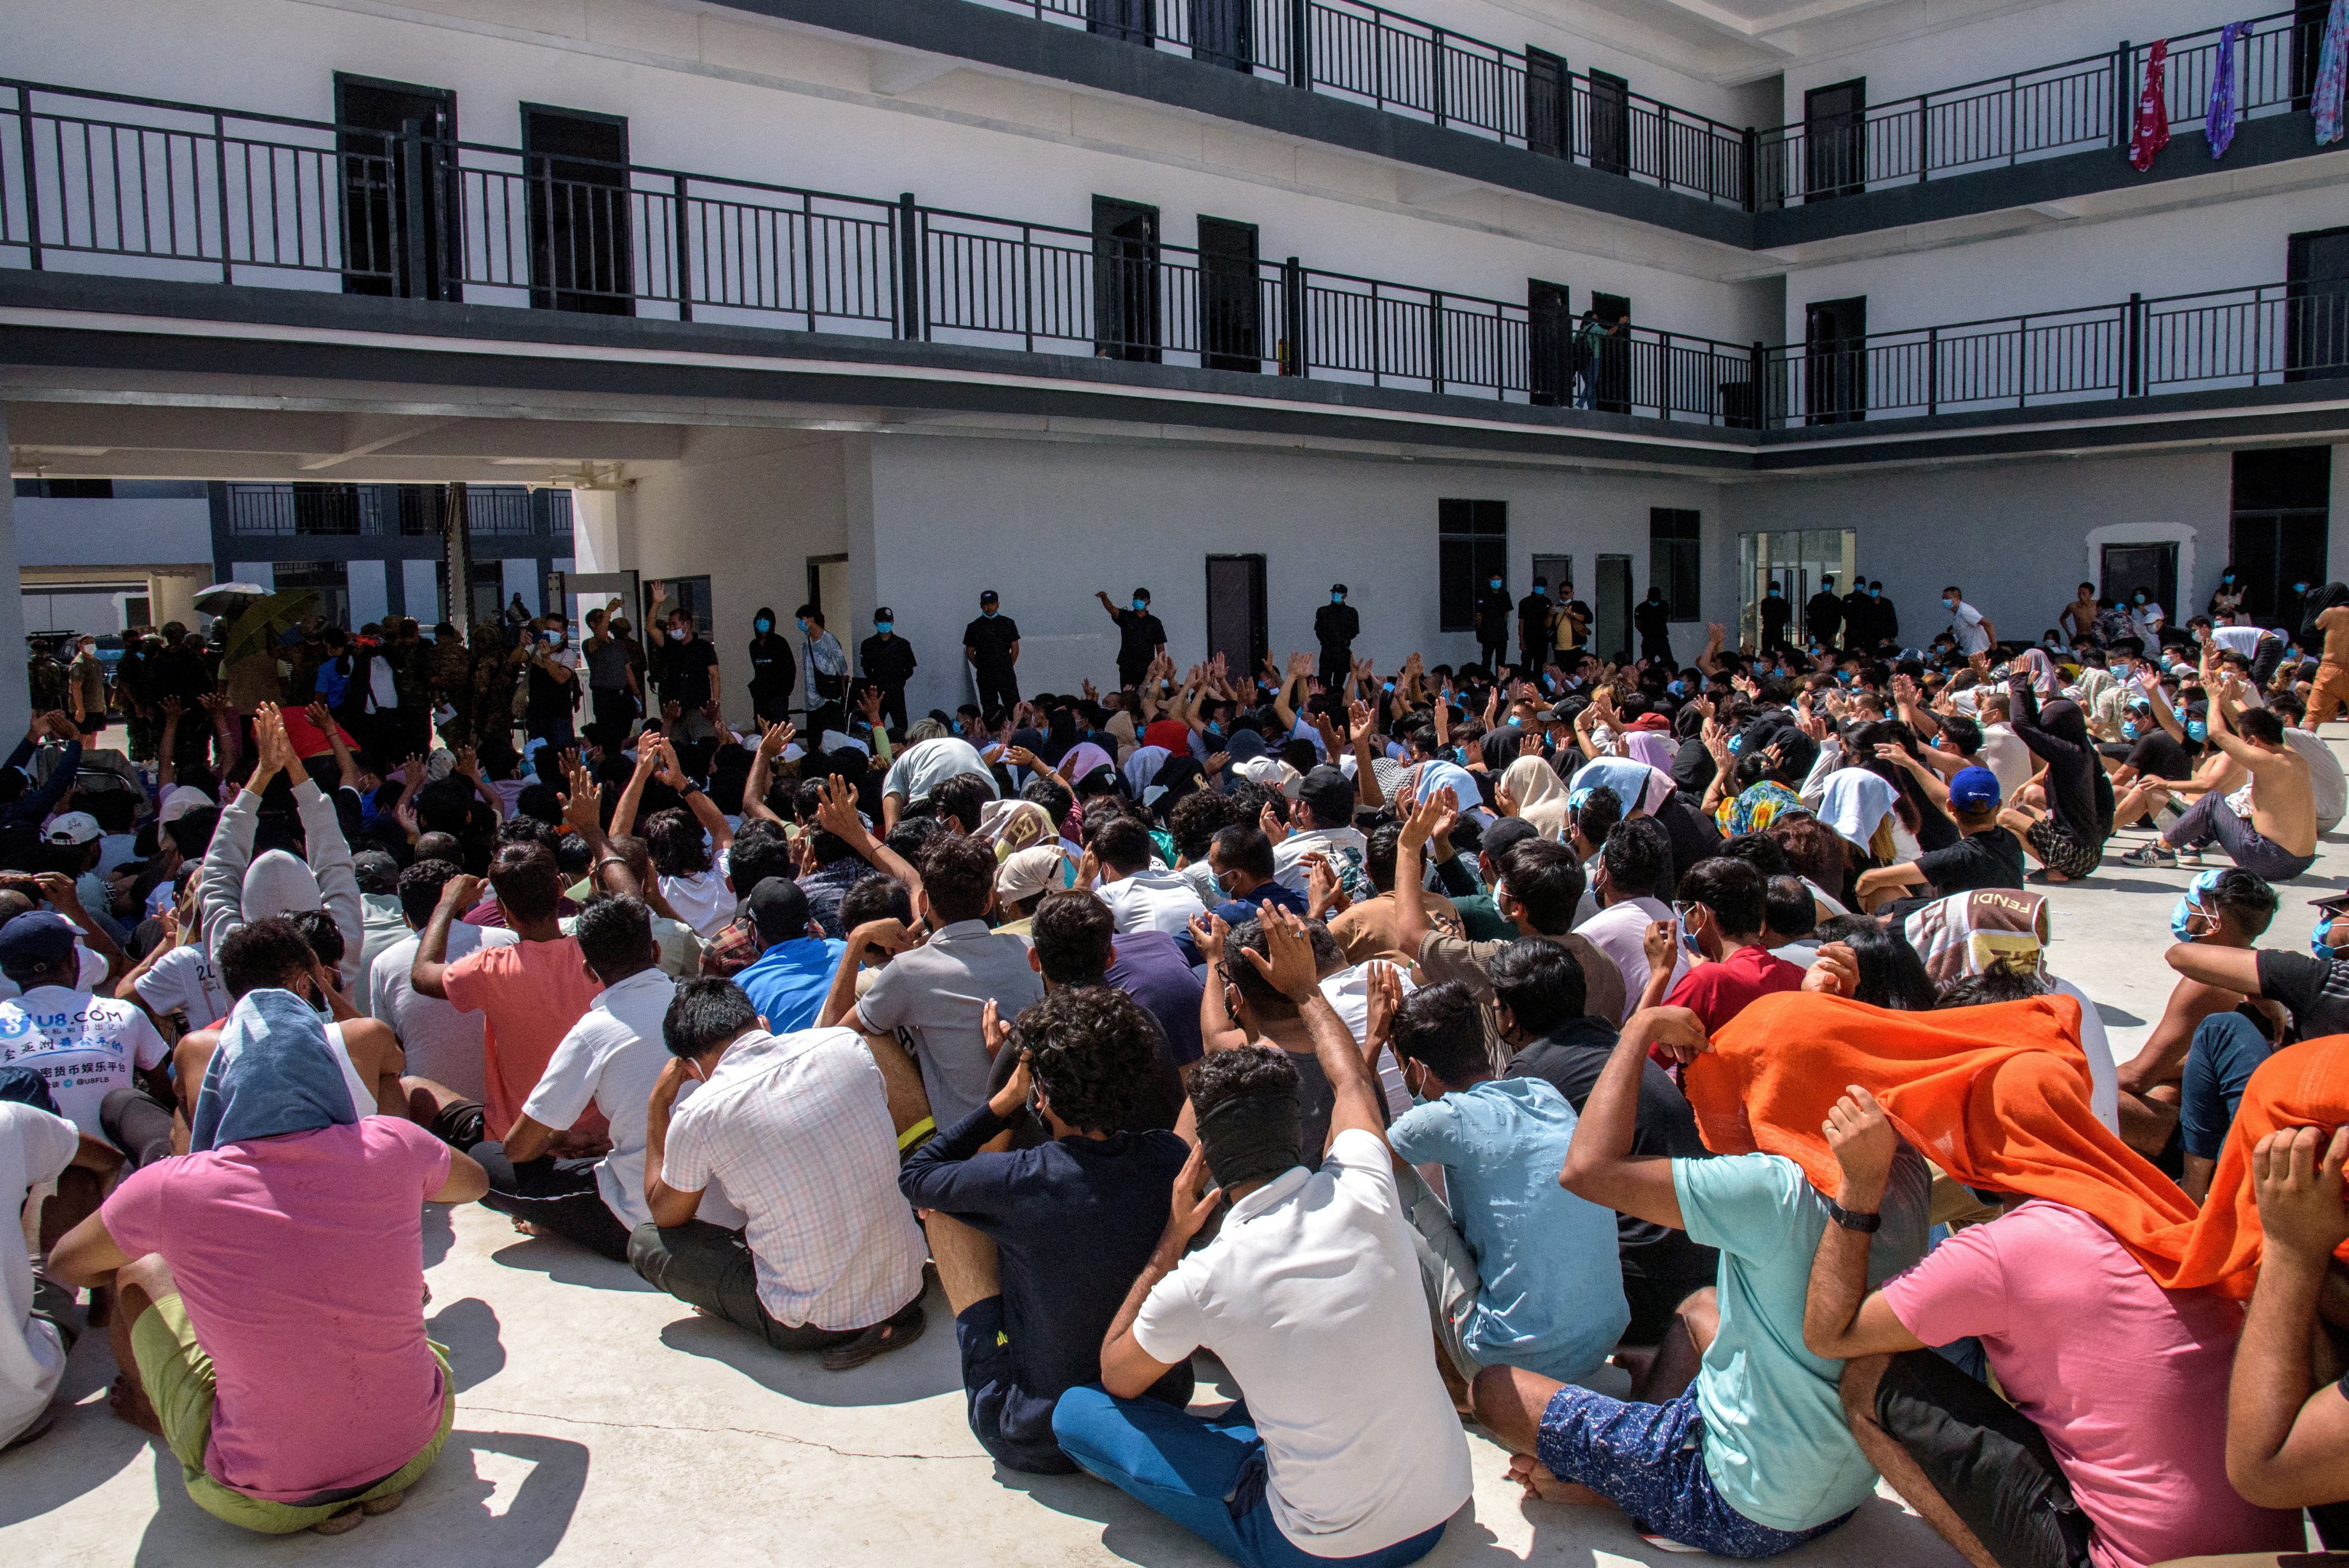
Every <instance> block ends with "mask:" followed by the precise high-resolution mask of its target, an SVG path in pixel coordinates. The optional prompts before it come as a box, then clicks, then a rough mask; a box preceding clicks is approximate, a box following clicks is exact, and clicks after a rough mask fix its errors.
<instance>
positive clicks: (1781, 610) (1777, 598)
mask: <svg viewBox="0 0 2349 1568" xmlns="http://www.w3.org/2000/svg"><path fill="white" fill-rule="evenodd" d="M1794 618H1795V606H1794V605H1793V603H1790V602H1789V601H1788V600H1787V598H1786V591H1785V589H1783V588H1781V587H1779V586H1778V584H1776V583H1771V584H1770V591H1769V592H1768V593H1764V595H1762V648H1761V651H1762V652H1763V653H1764V654H1769V653H1772V652H1775V650H1776V649H1778V648H1779V647H1781V646H1783V645H1785V641H1786V624H1787V623H1788V622H1790V621H1792V620H1793V619H1794Z"/></svg>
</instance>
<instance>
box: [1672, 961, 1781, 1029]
mask: <svg viewBox="0 0 2349 1568" xmlns="http://www.w3.org/2000/svg"><path fill="white" fill-rule="evenodd" d="M1802 988H1803V972H1802V970H1801V968H1799V967H1798V966H1796V965H1792V964H1789V963H1787V962H1786V961H1785V959H1783V958H1780V957H1779V956H1777V955H1776V954H1774V953H1772V952H1771V951H1770V950H1769V949H1768V948H1766V947H1741V948H1739V949H1738V950H1737V951H1736V952H1734V953H1733V954H1730V955H1729V956H1728V957H1726V958H1724V959H1723V960H1722V961H1721V962H1720V963H1718V964H1700V965H1697V966H1696V967H1695V968H1693V969H1692V970H1690V971H1689V972H1688V976H1687V978H1685V979H1683V980H1682V982H1681V983H1680V984H1679V985H1675V986H1673V987H1672V993H1671V995H1669V996H1667V997H1665V998H1664V1001H1665V1003H1666V1005H1667V1006H1674V1007H1686V1008H1687V1009H1688V1010H1689V1011H1690V1012H1692V1013H1694V1014H1695V1015H1696V1016H1698V1017H1700V1018H1702V1019H1703V1020H1704V1032H1705V1033H1706V1034H1708V1035H1714V1034H1719V1033H1720V1032H1721V1027H1722V1026H1723V1025H1724V1024H1726V1023H1728V1022H1729V1020H1730V1019H1732V1018H1734V1017H1735V1016H1737V1015H1738V1014H1740V1013H1743V1012H1744V1011H1745V1006H1746V1004H1747V1003H1749V1002H1752V1001H1754V1000H1755V999H1756V998H1757V997H1762V996H1767V995H1770V994H1771V993H1772V992H1774V991H1799V990H1801V989H1802Z"/></svg>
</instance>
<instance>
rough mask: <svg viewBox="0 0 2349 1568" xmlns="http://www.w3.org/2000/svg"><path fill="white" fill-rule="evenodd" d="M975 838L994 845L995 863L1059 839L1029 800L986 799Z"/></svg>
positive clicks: (1044, 817)
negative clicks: (977, 837)
mask: <svg viewBox="0 0 2349 1568" xmlns="http://www.w3.org/2000/svg"><path fill="white" fill-rule="evenodd" d="M978 836H979V837H980V838H982V839H986V840H988V841H990V842H991V843H993V844H994V846H995V858H996V859H998V860H1002V859H1005V858H1006V857H1008V856H1009V855H1012V854H1016V853H1017V852H1019V851H1021V850H1025V849H1029V848H1031V847H1033V846H1035V845H1037V844H1049V843H1050V842H1052V841H1054V840H1055V839H1056V838H1058V837H1059V836H1060V830H1059V829H1057V828H1055V827H1054V826H1053V825H1052V819H1051V818H1050V816H1048V815H1046V814H1045V811H1044V808H1043V807H1041V806H1039V805H1038V804H1036V802H1035V801H1033V800H989V801H988V803H987V805H986V806H985V807H984V808H983V809H982V810H980V812H979V814H978Z"/></svg>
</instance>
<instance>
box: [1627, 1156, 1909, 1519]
mask: <svg viewBox="0 0 2349 1568" xmlns="http://www.w3.org/2000/svg"><path fill="white" fill-rule="evenodd" d="M1931 1180H1932V1178H1931V1176H1930V1172H1928V1171H1926V1169H1925V1162H1924V1161H1922V1160H1920V1159H1919V1158H1917V1156H1916V1155H1915V1154H1914V1153H1912V1152H1910V1151H1909V1150H1902V1151H1901V1154H1900V1157H1899V1160H1897V1161H1894V1163H1893V1167H1892V1182H1891V1185H1890V1186H1889V1188H1888V1189H1887V1190H1886V1191H1885V1194H1884V1208H1883V1214H1884V1224H1883V1226H1882V1228H1881V1229H1879V1230H1878V1232H1877V1233H1876V1235H1875V1238H1874V1240H1873V1241H1872V1242H1871V1243H1870V1244H1869V1246H1868V1286H1869V1288H1871V1289H1873V1288H1874V1287H1876V1286H1877V1285H1879V1284H1883V1283H1884V1282H1885V1281H1886V1280H1888V1279H1889V1278H1891V1277H1892V1276H1893V1275H1894V1274H1899V1273H1900V1271H1901V1270H1903V1269H1906V1268H1908V1267H1909V1266H1910V1265H1911V1264H1915V1263H1916V1262H1917V1260H1918V1259H1919V1258H1920V1257H1923V1256H1924V1255H1925V1231H1926V1225H1927V1217H1926V1216H1927V1209H1928V1200H1929V1195H1930V1185H1931ZM1672 1190H1673V1191H1674V1193H1675V1194H1677V1195H1678V1197H1679V1199H1680V1204H1681V1217H1682V1219H1684V1220H1686V1221H1687V1222H1688V1236H1689V1240H1691V1241H1692V1242H1695V1243H1699V1244H1700V1245H1702V1246H1708V1247H1719V1248H1720V1249H1721V1274H1720V1290H1721V1332H1720V1333H1719V1334H1718V1335H1716V1336H1714V1338H1713V1344H1712V1346H1710V1347H1709V1348H1707V1349H1706V1351H1705V1353H1704V1364H1703V1367H1702V1369H1700V1370H1699V1371H1698V1373H1697V1377H1696V1387H1695V1394H1696V1404H1697V1410H1698V1412H1699V1413H1700V1414H1702V1416H1703V1418H1704V1468H1705V1473H1706V1474H1707V1475H1709V1476H1711V1477H1712V1478H1713V1490H1715V1491H1718V1492H1720V1494H1721V1498H1722V1501H1724V1502H1726V1503H1728V1504H1729V1506H1730V1507H1732V1508H1733V1509H1735V1510H1736V1511H1738V1512H1739V1513H1741V1514H1744V1516H1745V1517H1746V1518H1748V1519H1750V1520H1752V1521H1753V1522H1754V1523H1756V1524H1766V1525H1768V1526H1769V1527H1770V1528H1771V1529H1773V1530H1785V1531H1803V1530H1812V1529H1816V1528H1817V1527H1818V1526H1819V1525H1822V1524H1826V1523H1828V1522H1831V1521H1834V1520H1837V1519H1840V1518H1841V1517H1842V1516H1843V1515H1845V1514H1847V1513H1849V1512H1850V1511H1852V1510H1853V1509H1855V1508H1857V1507H1858V1506H1859V1505H1860V1504H1861V1503H1862V1502H1864V1501H1867V1500H1868V1496H1869V1495H1870V1494H1871V1493H1872V1492H1873V1491H1875V1490H1876V1467H1875V1466H1874V1465H1871V1464H1869V1463H1868V1460H1867V1458H1866V1457H1865V1456H1864V1455H1862V1454H1861V1453H1860V1451H1859V1445H1858V1444H1857V1443H1856V1442H1854V1441H1853V1440H1852V1436H1851V1428H1850V1426H1849V1425H1848V1424H1847V1422H1846V1421H1845V1419H1844V1413H1843V1403H1842V1399H1841V1398H1840V1396H1839V1395H1838V1394H1837V1382H1838V1381H1839V1380H1840V1379H1841V1377H1843V1363H1842V1362H1840V1361H1830V1360H1827V1359H1826V1358H1825V1357H1818V1356H1814V1355H1812V1354H1811V1353H1810V1352H1809V1351H1808V1350H1806V1349H1805V1348H1804V1346H1803V1303H1804V1298H1805V1297H1806V1295H1808V1294H1809V1291H1810V1283H1811V1261H1812V1259H1813V1258H1814V1257H1816V1255H1817V1253H1818V1250H1819V1238H1820V1237H1821V1236H1823V1235H1825V1234H1826V1228H1827V1225H1828V1223H1829V1222H1828V1219H1827V1202H1826V1199H1825V1198H1824V1197H1821V1196H1820V1195H1819V1192H1818V1191H1817V1189H1816V1188H1814V1187H1813V1186H1812V1185H1811V1184H1810V1182H1809V1181H1808V1180H1807V1179H1806V1178H1805V1177H1804V1175H1803V1170H1802V1167H1801V1166H1799V1165H1796V1164H1795V1162H1794V1161H1791V1160H1787V1159H1784V1158H1782V1157H1780V1156H1778V1155H1775V1154H1737V1155H1729V1156H1724V1157H1722V1158H1719V1159H1713V1160H1675V1161H1672Z"/></svg>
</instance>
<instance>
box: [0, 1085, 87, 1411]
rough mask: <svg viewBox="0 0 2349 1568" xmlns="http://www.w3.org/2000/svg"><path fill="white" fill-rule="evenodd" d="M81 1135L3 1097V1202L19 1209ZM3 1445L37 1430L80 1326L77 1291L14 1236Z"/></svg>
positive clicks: (3, 1365) (5, 1260) (7, 1276)
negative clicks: (47, 1276)
mask: <svg viewBox="0 0 2349 1568" xmlns="http://www.w3.org/2000/svg"><path fill="white" fill-rule="evenodd" d="M80 1146H81V1138H80V1135H79V1134H78V1133H77V1132H76V1131H75V1130H74V1124H73V1123H72V1122H70V1121H67V1119H65V1118H63V1117H61V1116H55V1115H52V1114H50V1113H49V1112H48V1111H46V1110H42V1109H39V1108H38V1107H36V1106H30V1105H26V1104H23V1103H21V1102H19V1101H16V1100H0V1203H5V1205H6V1207H7V1211H8V1212H9V1213H11V1214H15V1213H16V1212H19V1211H21V1210H22V1209H23V1208H24V1207H25V1204H26V1202H28V1201H29V1200H30V1198H31V1196H32V1192H33V1189H35V1188H36V1187H41V1186H46V1185H47V1183H49V1182H52V1181H56V1180H57V1178H58V1177H59V1176H60V1175H61V1174H63V1173H64V1171H65V1169H66V1166H67V1163H68V1162H69V1161H72V1159H73V1157H74V1154H75V1151H76V1150H78V1149H79V1148H80ZM0 1315H5V1322H0V1449H5V1448H6V1447H8V1446H9V1445H10V1444H12V1443H16V1442H18V1441H21V1440H24V1439H30V1438H33V1437H37V1436H39V1434H40V1432H41V1431H42V1430H44V1429H46V1428H47V1425H48V1419H49V1418H48V1405H49V1398H50V1396H51V1395H53V1394H55V1393H56V1392H57V1378H58V1377H59V1376H60V1375H62V1374H63V1372H64V1371H65V1366H66V1352H67V1350H69V1349H71V1348H72V1347H73V1341H74V1337H75V1335H76V1332H77V1329H78V1325H77V1324H76V1321H75V1315H74V1312H73V1293H72V1292H70V1291H67V1290H65V1289H63V1288H61V1287H59V1286H57V1285H54V1284H48V1283H47V1282H46V1281H42V1280H36V1279H35V1278H34V1276H33V1265H32V1264H31V1262H30V1261H29V1260H28V1258H27V1256H26V1249H25V1248H24V1247H23V1246H22V1245H20V1244H18V1241H17V1238H16V1237H15V1236H9V1237H7V1238H6V1243H5V1245H0Z"/></svg>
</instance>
